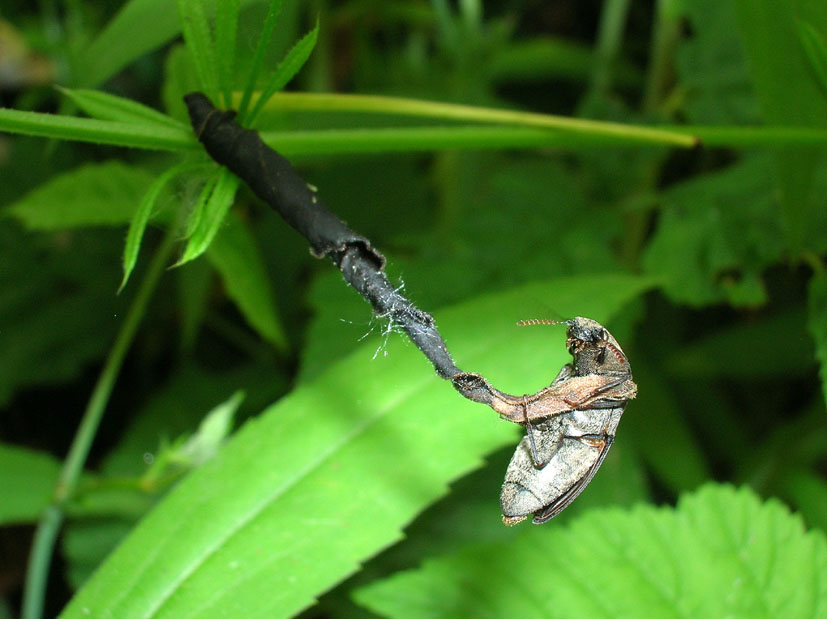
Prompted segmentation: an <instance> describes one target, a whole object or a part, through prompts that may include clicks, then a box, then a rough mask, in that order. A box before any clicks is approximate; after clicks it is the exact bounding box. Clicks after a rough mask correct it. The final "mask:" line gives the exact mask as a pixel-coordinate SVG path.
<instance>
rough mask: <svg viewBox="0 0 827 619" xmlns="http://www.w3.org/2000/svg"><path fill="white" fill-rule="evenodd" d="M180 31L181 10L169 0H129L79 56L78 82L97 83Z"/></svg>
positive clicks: (89, 84)
mask: <svg viewBox="0 0 827 619" xmlns="http://www.w3.org/2000/svg"><path fill="white" fill-rule="evenodd" d="M179 31H180V23H179V20H178V12H177V11H176V7H175V5H174V4H173V3H172V2H169V0H130V1H129V2H127V3H125V4H124V5H123V7H121V10H120V11H119V12H118V14H117V15H116V16H115V17H114V18H113V19H112V21H111V22H109V24H107V26H106V28H104V29H103V32H101V33H100V34H99V35H98V37H97V38H96V39H95V40H94V41H92V43H91V44H89V45H88V46H87V47H86V49H85V50H83V51H82V52H81V53H80V55H79V56H78V58H77V62H76V63H75V71H76V78H75V83H76V84H79V85H83V86H87V87H94V86H98V85H100V84H102V83H103V82H105V81H106V80H108V79H109V78H110V77H112V76H113V75H115V73H117V72H118V71H120V70H121V69H122V68H124V67H125V66H126V65H128V64H129V63H130V62H132V61H133V60H135V59H137V58H138V57H140V56H143V55H144V54H145V53H147V52H149V51H151V50H153V49H156V48H158V47H160V46H161V45H163V44H164V43H166V42H167V41H169V40H170V39H172V38H174V37H175V36H176V35H177V34H178V32H179Z"/></svg>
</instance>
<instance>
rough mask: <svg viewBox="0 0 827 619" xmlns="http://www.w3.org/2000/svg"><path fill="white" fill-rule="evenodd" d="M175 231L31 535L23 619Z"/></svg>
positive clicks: (30, 616)
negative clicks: (49, 499)
mask: <svg viewBox="0 0 827 619" xmlns="http://www.w3.org/2000/svg"><path fill="white" fill-rule="evenodd" d="M175 229H176V226H174V225H173V226H170V228H169V230H168V231H167V234H166V236H165V238H164V240H163V242H162V244H161V246H160V247H159V248H158V251H157V252H156V254H155V257H154V258H153V259H152V262H151V264H150V266H149V270H148V271H147V273H146V275H145V276H144V280H143V282H142V283H141V286H140V288H139V289H138V293H137V294H136V296H135V300H134V301H133V302H132V306H131V307H130V308H129V312H128V314H127V316H126V319H125V320H124V322H123V324H122V325H121V329H120V332H119V333H118V335H117V337H116V338H115V343H114V344H113V346H112V348H111V350H110V351H109V355H108V356H107V358H106V362H105V364H104V366H103V370H102V371H101V373H100V376H99V377H98V381H97V383H95V388H94V390H93V391H92V396H91V397H90V398H89V402H88V404H87V405H86V410H85V411H84V413H83V418H82V419H81V422H80V425H79V426H78V429H77V432H76V433H75V437H74V439H73V441H72V445H71V447H70V448H69V454H68V455H67V456H66V460H65V461H64V463H63V468H62V469H61V471H60V476H59V477H58V481H57V485H56V487H55V494H54V498H53V499H52V503H51V504H50V505H49V506H48V507H47V508H46V509H45V510H44V512H43V514H42V515H41V517H40V521H39V522H38V525H37V530H36V531H35V536H34V541H33V543H32V549H31V553H30V555H29V566H28V569H27V574H26V586H25V590H24V593H23V613H22V616H23V618H24V619H39V618H40V617H42V616H43V605H44V600H45V597H46V584H47V580H48V575H49V565H50V564H51V559H52V553H53V552H54V546H55V541H56V540H57V536H58V533H59V531H60V527H61V524H62V523H63V519H64V515H65V507H66V502H67V500H68V499H70V498H71V497H72V495H73V493H74V491H75V489H76V487H77V484H78V480H79V479H80V476H81V473H82V472H83V466H84V464H85V462H86V458H87V457H88V455H89V449H90V448H91V446H92V441H93V440H94V438H95V434H96V433H97V429H98V426H99V425H100V420H101V418H102V417H103V413H104V411H105V410H106V404H107V402H108V401H109V396H110V395H111V393H112V388H113V387H114V385H115V380H116V379H117V377H118V373H119V372H120V369H121V366H122V365H123V360H124V357H125V356H126V353H127V351H128V350H129V348H130V346H131V345H132V341H133V339H134V337H135V333H136V332H137V330H138V326H139V325H140V324H141V321H142V320H143V317H144V314H145V313H146V308H147V304H148V303H149V299H150V298H151V297H152V293H153V292H154V291H155V288H156V286H157V284H158V281H159V280H160V278H161V275H162V274H163V272H164V269H165V267H166V265H167V263H168V261H169V257H170V255H171V253H172V248H173V246H174V244H175V238H176V236H175Z"/></svg>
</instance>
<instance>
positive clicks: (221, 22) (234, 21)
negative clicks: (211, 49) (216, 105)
mask: <svg viewBox="0 0 827 619" xmlns="http://www.w3.org/2000/svg"><path fill="white" fill-rule="evenodd" d="M239 9H240V4H239V0H219V1H218V4H217V6H216V15H215V50H216V55H217V60H218V86H219V90H220V91H221V94H222V95H224V105H225V106H226V107H228V108H229V107H232V105H233V84H234V82H235V79H234V78H235V74H234V71H235V39H236V30H237V28H238V13H239Z"/></svg>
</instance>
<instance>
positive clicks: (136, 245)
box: [118, 163, 203, 291]
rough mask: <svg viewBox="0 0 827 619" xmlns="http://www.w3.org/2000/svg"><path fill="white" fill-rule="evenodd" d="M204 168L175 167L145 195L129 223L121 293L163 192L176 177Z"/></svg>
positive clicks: (124, 249) (189, 164)
mask: <svg viewBox="0 0 827 619" xmlns="http://www.w3.org/2000/svg"><path fill="white" fill-rule="evenodd" d="M202 166H203V164H196V163H181V164H179V165H177V166H174V167H172V168H170V169H169V170H167V171H166V172H164V173H163V174H162V175H161V176H159V177H158V178H157V179H155V181H154V182H153V183H152V185H151V186H150V187H149V189H147V191H146V192H145V193H144V196H143V198H141V203H140V204H139V205H138V209H137V210H136V211H135V214H134V215H133V216H132V219H131V220H130V222H129V232H128V233H127V235H126V244H125V245H124V248H123V279H122V280H121V285H120V288H119V289H118V290H119V291H120V290H123V287H124V286H126V282H127V281H128V280H129V275H130V274H131V273H132V269H134V268H135V263H136V262H137V261H138V252H139V251H140V249H141V240H142V239H143V236H144V230H146V225H147V223H149V218H150V216H151V215H152V210H153V209H154V208H155V205H156V204H157V202H158V198H159V197H160V196H161V192H162V191H163V190H164V188H165V187H166V186H167V184H168V183H170V182H171V181H172V180H173V179H174V178H175V177H176V176H178V175H180V174H182V173H184V172H186V171H188V170H191V169H195V168H198V167H202Z"/></svg>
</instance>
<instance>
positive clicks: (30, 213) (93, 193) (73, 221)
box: [5, 160, 152, 230]
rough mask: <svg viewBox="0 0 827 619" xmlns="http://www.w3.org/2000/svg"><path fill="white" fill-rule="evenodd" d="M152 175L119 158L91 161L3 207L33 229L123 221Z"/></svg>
mask: <svg viewBox="0 0 827 619" xmlns="http://www.w3.org/2000/svg"><path fill="white" fill-rule="evenodd" d="M151 183H152V176H151V175H150V174H149V173H147V172H146V171H144V170H142V169H141V168H138V167H135V166H128V165H125V164H123V163H121V162H120V161H115V160H113V161H106V162H104V163H91V164H87V165H84V166H81V167H79V168H75V169H74V170H71V171H69V172H66V173H64V174H61V175H59V176H56V177H54V178H52V179H51V180H49V181H47V182H46V183H44V184H42V185H40V186H39V187H38V188H37V189H34V190H33V191H31V192H30V193H28V194H27V195H25V196H24V197H23V198H21V199H20V200H18V201H17V202H16V203H14V204H13V205H11V206H10V207H8V209H6V211H5V212H6V213H8V214H11V215H14V216H15V217H17V218H18V219H19V220H21V221H22V222H23V223H24V224H26V226H27V227H28V228H30V229H32V230H63V229H66V228H77V227H84V226H102V225H103V226H111V225H120V224H124V223H126V222H127V221H129V219H130V218H131V217H132V214H133V213H134V212H135V208H136V207H137V205H138V196H141V195H143V194H144V193H146V190H147V187H149V186H150V184H151Z"/></svg>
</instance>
